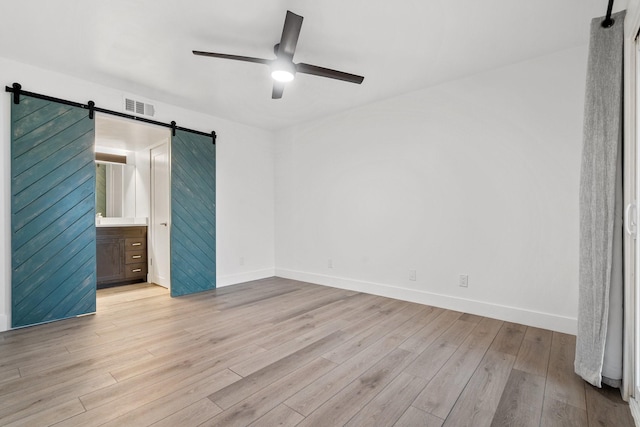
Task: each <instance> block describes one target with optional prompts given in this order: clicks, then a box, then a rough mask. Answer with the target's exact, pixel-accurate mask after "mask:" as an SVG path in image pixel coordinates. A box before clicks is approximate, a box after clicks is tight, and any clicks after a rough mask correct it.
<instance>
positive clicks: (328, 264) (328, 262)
mask: <svg viewBox="0 0 640 427" xmlns="http://www.w3.org/2000/svg"><path fill="white" fill-rule="evenodd" d="M327 267H328V268H333V259H331V258H329V261H327Z"/></svg>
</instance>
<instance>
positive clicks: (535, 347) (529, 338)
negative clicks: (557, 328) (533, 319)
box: [514, 327, 553, 377]
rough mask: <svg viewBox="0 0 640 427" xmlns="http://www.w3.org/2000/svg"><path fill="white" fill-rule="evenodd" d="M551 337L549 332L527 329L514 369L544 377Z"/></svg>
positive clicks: (551, 334)
mask: <svg viewBox="0 0 640 427" xmlns="http://www.w3.org/2000/svg"><path fill="white" fill-rule="evenodd" d="M552 337H553V333H552V332H551V331H547V330H545V329H538V328H533V327H528V328H527V331H526V332H525V334H524V339H523V340H522V345H521V346H520V350H519V351H518V357H517V358H516V363H515V365H514V369H517V370H519V371H523V372H528V373H530V374H533V375H538V376H541V377H546V376H547V367H548V364H549V353H550V351H551V339H552Z"/></svg>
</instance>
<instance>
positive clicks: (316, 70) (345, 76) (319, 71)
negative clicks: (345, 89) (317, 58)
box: [296, 62, 364, 84]
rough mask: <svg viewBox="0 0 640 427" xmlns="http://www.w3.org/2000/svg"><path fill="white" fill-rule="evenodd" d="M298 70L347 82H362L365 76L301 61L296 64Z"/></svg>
mask: <svg viewBox="0 0 640 427" xmlns="http://www.w3.org/2000/svg"><path fill="white" fill-rule="evenodd" d="M296 71H297V72H298V73H303V74H311V75H314V76H320V77H328V78H330V79H336V80H343V81H345V82H350V83H356V84H360V83H362V81H363V80H364V77H362V76H358V75H355V74H349V73H344V72H342V71H337V70H332V69H330V68H324V67H318V66H317V65H311V64H305V63H302V62H301V63H300V64H296Z"/></svg>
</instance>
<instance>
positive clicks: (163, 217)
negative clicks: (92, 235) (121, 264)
mask: <svg viewBox="0 0 640 427" xmlns="http://www.w3.org/2000/svg"><path fill="white" fill-rule="evenodd" d="M169 140H170V130H169V129H166V128H163V127H160V126H154V125H151V124H146V123H142V122H137V121H134V120H129V119H123V118H119V117H113V116H108V115H103V114H96V136H95V141H96V142H95V148H96V153H106V154H110V155H114V156H120V157H121V158H124V159H126V164H125V165H123V167H124V168H125V169H127V170H126V173H125V177H128V178H127V179H125V180H123V182H124V183H125V184H126V185H123V186H122V188H120V187H119V186H118V188H116V189H113V185H112V186H111V187H112V189H111V190H109V189H107V192H109V191H112V192H113V193H114V194H113V197H112V199H117V200H118V203H120V204H121V206H120V209H117V210H114V209H109V206H107V207H106V211H107V212H111V214H109V215H107V216H106V217H101V218H98V219H97V220H96V223H98V222H100V225H99V226H102V227H110V226H111V225H113V226H114V227H120V226H124V227H126V225H135V226H139V225H144V226H147V231H146V232H145V234H146V235H147V237H146V242H144V243H143V242H140V243H138V245H140V244H143V245H146V251H136V249H139V248H141V247H144V246H139V247H136V248H133V247H132V248H128V249H131V250H130V251H129V252H131V255H132V257H138V258H141V257H142V258H143V259H144V258H145V257H146V264H142V265H137V264H129V261H125V262H126V263H127V265H126V267H132V268H133V267H135V270H136V271H142V274H144V277H143V278H142V279H141V281H142V282H152V283H156V284H159V285H162V286H163V287H165V288H169V286H170V282H169V275H168V268H169V240H168V233H169V231H168V229H169V222H170V212H169V209H168V206H169V201H168V197H169V196H168V194H169V193H170V174H169V172H170V171H169V160H170V157H169V155H170V153H169ZM162 149H164V151H163V153H164V156H160V157H158V153H161V152H162ZM158 150H160V151H158ZM152 152H153V153H155V156H156V157H157V158H156V159H155V162H156V167H155V168H153V170H152V164H153V158H152ZM159 162H164V163H165V168H164V170H163V171H162V170H160V168H159ZM156 179H159V181H158V182H154V181H155V180H156ZM154 191H155V192H156V194H164V196H165V198H166V199H167V200H166V206H167V207H166V208H165V209H163V208H162V203H163V201H162V199H159V198H158V197H157V196H154V194H153V192H154ZM106 200H107V204H108V201H109V194H107V195H106ZM156 208H158V209H163V210H162V212H156ZM116 212H117V213H119V214H118V215H116V214H115V213H116ZM110 215H113V216H110ZM160 224H163V225H160ZM158 226H160V227H163V228H164V229H165V230H164V234H165V236H166V238H163V236H161V235H159V234H158V230H157V227H158ZM125 237H126V236H125ZM128 240H131V239H128ZM128 240H127V239H126V238H125V239H123V241H126V242H128ZM128 249H124V252H125V253H128V252H127V250H128ZM134 252H135V253H134ZM138 252H140V254H142V253H143V252H144V254H143V255H140V254H139V253H138ZM165 254H166V256H165ZM125 258H126V256H125ZM165 258H166V259H165ZM130 262H134V261H130ZM135 262H139V260H135ZM163 266H165V267H164V269H163ZM127 271H128V270H127ZM145 273H146V274H145ZM138 274H140V273H138ZM126 289H131V287H124V288H123V290H126Z"/></svg>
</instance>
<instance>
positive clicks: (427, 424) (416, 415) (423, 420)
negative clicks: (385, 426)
mask: <svg viewBox="0 0 640 427" xmlns="http://www.w3.org/2000/svg"><path fill="white" fill-rule="evenodd" d="M443 423H444V420H443V419H442V418H438V417H436V416H435V415H431V414H428V413H426V412H424V411H421V410H420V409H417V408H415V407H413V406H409V407H408V408H407V410H406V411H405V412H404V414H402V416H401V417H400V419H399V420H398V421H397V422H396V423H395V424H394V427H416V426H421V427H442V424H443Z"/></svg>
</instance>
